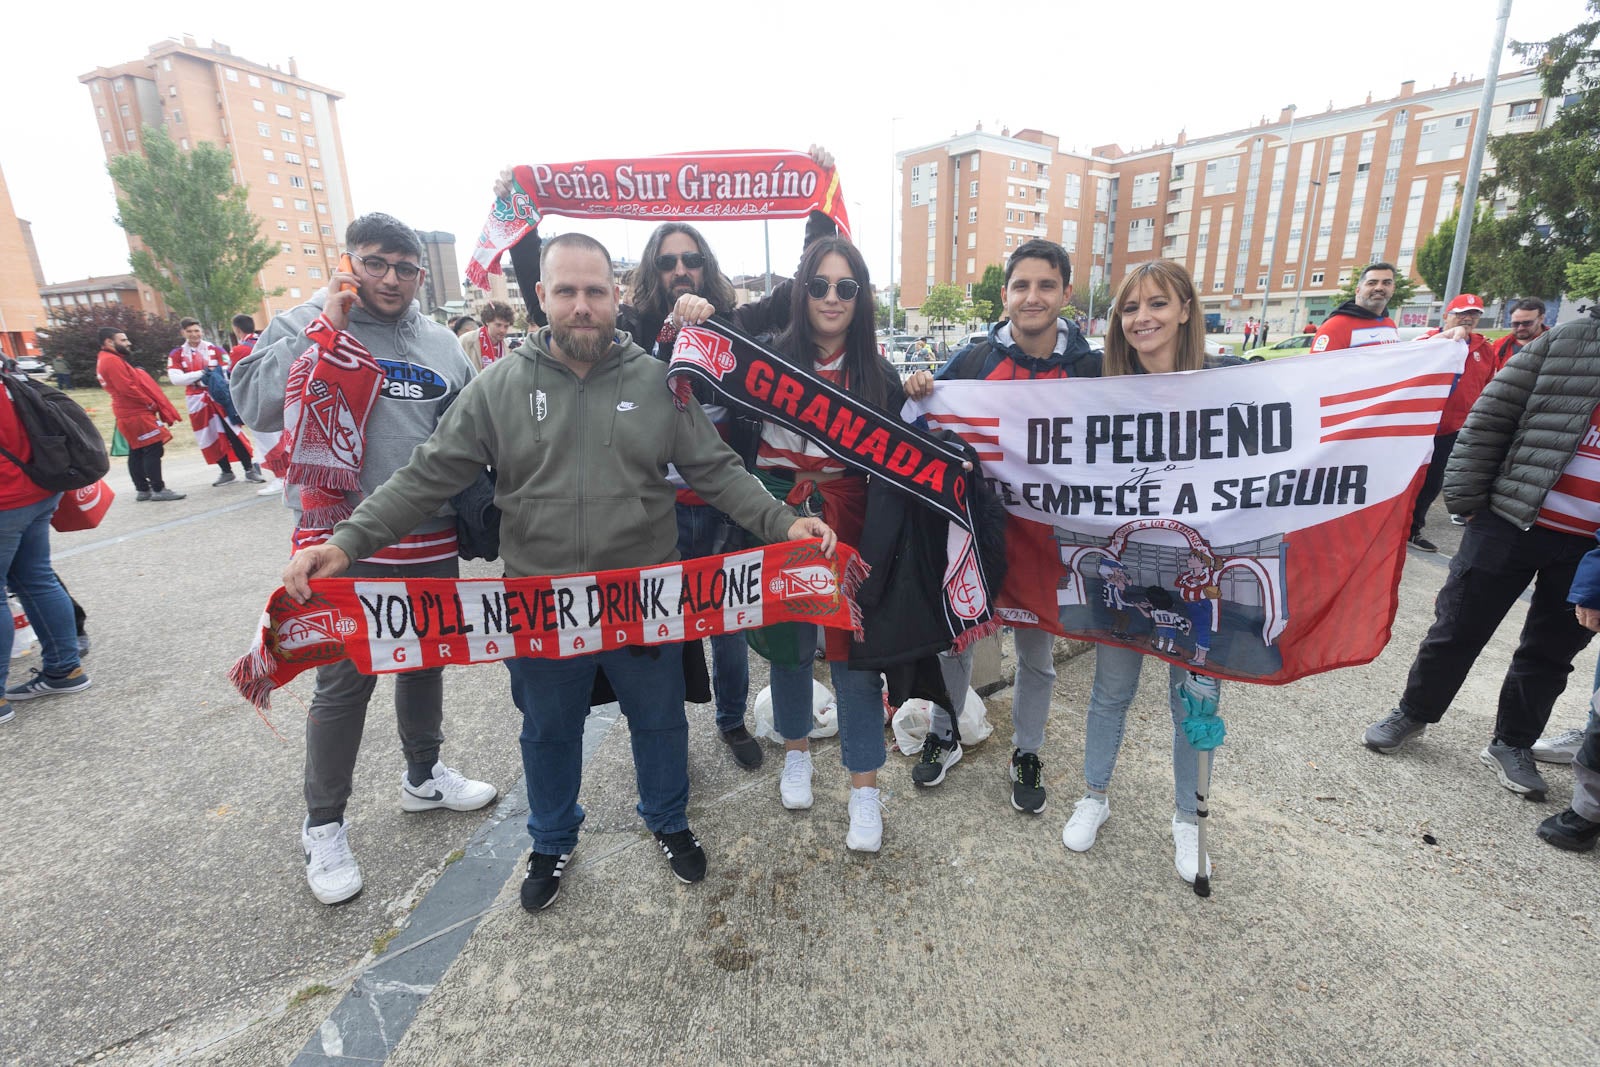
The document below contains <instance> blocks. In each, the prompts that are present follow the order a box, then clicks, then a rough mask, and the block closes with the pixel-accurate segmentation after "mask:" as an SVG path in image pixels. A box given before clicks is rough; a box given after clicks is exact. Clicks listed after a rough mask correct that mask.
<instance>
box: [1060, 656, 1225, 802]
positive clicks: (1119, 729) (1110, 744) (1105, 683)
mask: <svg viewBox="0 0 1600 1067" xmlns="http://www.w3.org/2000/svg"><path fill="white" fill-rule="evenodd" d="M1147 658H1150V659H1151V660H1152V662H1155V663H1156V665H1157V667H1159V666H1161V663H1160V661H1159V660H1154V659H1153V657H1146V656H1145V655H1144V654H1143V653H1142V652H1138V651H1136V650H1134V649H1131V648H1121V647H1118V646H1115V645H1096V646H1095V648H1094V689H1093V690H1092V691H1091V692H1090V694H1089V713H1088V716H1087V721H1086V722H1085V724H1084V741H1083V779H1084V783H1085V784H1086V785H1087V786H1088V787H1089V792H1090V793H1092V794H1094V795H1096V796H1104V795H1105V793H1106V791H1107V790H1108V789H1109V788H1110V786H1111V775H1112V772H1114V771H1115V770H1116V769H1117V751H1118V750H1119V749H1120V748H1121V747H1122V734H1123V730H1124V729H1125V727H1126V726H1127V723H1128V705H1130V704H1132V703H1133V698H1134V695H1135V694H1136V693H1138V692H1139V672H1140V670H1141V669H1142V668H1143V667H1144V664H1145V661H1146V659H1147ZM1167 668H1168V669H1167V705H1168V706H1169V707H1170V708H1171V709H1172V803H1173V805H1174V806H1175V807H1176V808H1177V809H1178V812H1179V813H1180V815H1182V816H1183V817H1184V818H1185V819H1186V820H1187V821H1189V822H1193V821H1194V819H1195V813H1194V811H1195V797H1194V794H1195V788H1196V783H1197V782H1198V780H1199V777H1200V771H1199V766H1198V763H1197V756H1198V753H1197V752H1196V751H1195V749H1194V746H1192V745H1190V744H1189V738H1188V737H1187V736H1185V734H1184V732H1183V728H1182V727H1181V726H1180V725H1179V724H1180V723H1182V722H1183V719H1184V715H1185V714H1186V712H1185V711H1184V707H1183V701H1182V700H1181V699H1179V697H1178V687H1179V686H1181V685H1182V684H1183V683H1184V681H1185V680H1186V679H1187V678H1188V677H1189V672H1188V671H1186V670H1184V669H1183V668H1182V667H1178V666H1174V665H1171V664H1168V665H1167ZM1213 758H1215V757H1214V754H1213Z"/></svg>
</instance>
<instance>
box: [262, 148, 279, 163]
mask: <svg viewBox="0 0 1600 1067" xmlns="http://www.w3.org/2000/svg"><path fill="white" fill-rule="evenodd" d="M261 158H262V159H264V160H266V161H267V162H268V163H271V162H273V161H274V160H276V159H277V158H278V157H277V156H275V155H273V154H272V149H270V148H263V149H262V150H261Z"/></svg>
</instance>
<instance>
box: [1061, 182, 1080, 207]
mask: <svg viewBox="0 0 1600 1067" xmlns="http://www.w3.org/2000/svg"><path fill="white" fill-rule="evenodd" d="M1061 189H1062V192H1063V194H1064V195H1065V197H1066V199H1065V204H1066V206H1067V207H1077V206H1078V201H1079V200H1080V199H1081V198H1082V197H1083V176H1082V175H1081V174H1068V175H1067V176H1066V178H1065V179H1063V181H1062V182H1061Z"/></svg>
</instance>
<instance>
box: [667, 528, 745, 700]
mask: <svg viewBox="0 0 1600 1067" xmlns="http://www.w3.org/2000/svg"><path fill="white" fill-rule="evenodd" d="M743 533H744V531H743V530H741V529H740V528H739V527H738V526H736V525H734V524H733V522H732V520H730V519H729V518H728V517H727V516H725V515H723V514H722V512H720V511H718V510H717V509H716V508H714V507H712V506H711V505H710V504H679V505H678V555H679V556H681V557H682V558H683V559H699V558H700V557H701V556H714V555H718V554H720V553H723V552H734V551H737V550H738V549H740V548H742V547H744V543H743ZM711 687H712V692H714V693H715V694H716V697H717V729H719V730H723V731H727V730H732V729H733V728H734V727H736V726H743V725H744V711H745V702H746V701H747V700H748V699H749V697H750V646H749V645H748V644H747V643H746V642H745V639H744V634H742V633H732V634H718V635H716V636H715V637H713V638H711Z"/></svg>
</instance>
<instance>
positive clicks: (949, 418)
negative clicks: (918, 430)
mask: <svg viewBox="0 0 1600 1067" xmlns="http://www.w3.org/2000/svg"><path fill="white" fill-rule="evenodd" d="M927 417H928V421H929V422H964V423H966V424H967V425H968V426H999V425H1000V420H999V419H998V418H994V419H986V418H976V417H974V418H970V419H969V418H967V417H966V416H964V415H936V414H934V413H933V412H931V411H930V412H928V416H927Z"/></svg>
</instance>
